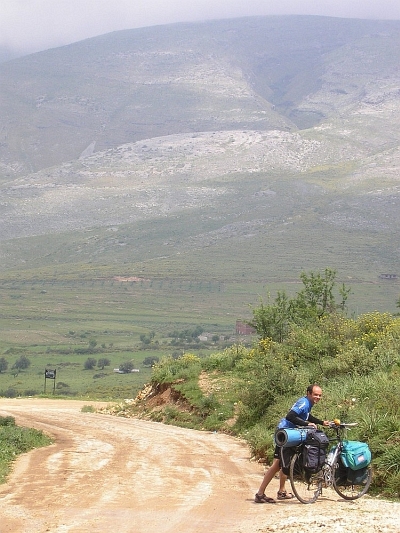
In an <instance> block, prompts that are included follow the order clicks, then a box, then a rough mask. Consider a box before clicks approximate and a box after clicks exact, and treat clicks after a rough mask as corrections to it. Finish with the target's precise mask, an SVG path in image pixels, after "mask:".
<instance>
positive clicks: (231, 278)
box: [0, 16, 400, 322]
mask: <svg viewBox="0 0 400 533" xmlns="http://www.w3.org/2000/svg"><path fill="white" fill-rule="evenodd" d="M399 39H400V22H396V21H370V20H346V19H332V18H325V17H297V16H296V17H294V16H293V17H292V16H288V17H267V18H246V19H235V20H225V21H216V22H207V23H196V24H176V25H169V26H159V27H153V28H144V29H137V30H129V31H122V32H114V33H111V34H108V35H104V36H100V37H96V38H94V39H88V40H85V41H82V42H79V43H75V44H73V45H69V46H65V47H61V48H57V49H52V50H48V51H46V52H41V53H38V54H32V55H30V56H26V57H23V58H19V59H15V60H12V61H9V62H6V63H2V64H0V76H1V85H0V102H1V103H0V111H1V116H2V129H1V132H0V133H1V143H0V169H1V171H0V188H1V197H2V202H1V205H0V220H1V227H0V247H1V255H0V269H1V272H2V278H3V280H5V282H7V283H8V281H12V280H21V281H23V282H24V280H28V282H29V280H51V282H52V283H56V284H57V283H62V280H65V279H73V280H76V281H77V282H78V280H80V279H82V278H84V279H86V280H97V279H108V280H109V279H112V278H113V276H116V275H117V276H141V277H142V278H143V279H147V280H157V281H158V282H159V286H160V287H161V286H162V284H163V282H165V284H164V286H163V289H162V290H161V292H160V291H159V292H157V291H156V292H155V293H154V294H153V295H152V298H154V301H157V304H158V305H157V307H159V306H160V307H161V310H160V320H161V321H163V320H164V319H165V317H166V316H167V315H168V312H169V309H170V303H168V304H165V306H164V305H162V304H160V302H165V301H166V300H165V298H167V299H168V302H169V301H170V300H169V298H170V297H171V296H172V294H171V289H172V292H173V295H174V296H175V297H177V298H178V297H179V293H180V289H179V288H181V287H183V284H185V283H187V284H190V287H192V284H193V285H194V284H196V286H200V287H201V286H202V287H203V289H202V290H204V286H205V284H207V285H208V284H209V286H210V287H213V288H210V291H211V292H212V293H213V294H212V296H211V300H210V301H209V303H210V305H211V308H212V311H210V313H211V314H212V315H213V319H214V318H215V319H216V321H217V322H218V321H219V320H222V321H225V320H226V315H227V313H230V312H231V311H232V310H234V313H242V312H243V314H246V313H247V305H248V303H254V302H256V301H257V300H258V298H259V295H260V294H262V293H263V292H264V290H265V285H267V286H268V287H269V290H275V289H277V288H279V289H280V288H282V286H284V287H289V289H290V287H291V285H292V284H293V282H294V281H295V280H298V276H299V273H300V272H301V271H303V270H314V269H319V268H325V267H327V266H329V267H331V268H335V269H337V271H338V272H339V276H340V279H341V280H343V281H345V282H346V283H350V284H351V286H352V290H353V293H354V298H353V300H354V303H353V304H352V308H351V309H350V311H351V312H354V313H358V312H361V311H367V310H371V308H372V309H378V310H389V311H395V309H396V306H395V302H396V299H397V298H398V293H399V285H398V279H396V278H395V279H393V280H392V281H387V280H384V281H382V280H381V278H380V275H381V274H384V273H390V274H394V275H398V274H400V272H398V270H397V268H398V262H399V246H398V230H399V222H400V221H399V216H400V215H399V213H400V211H399V184H398V175H399V138H400V133H399V132H400V128H399V117H400V114H399V107H400V74H399V68H398V65H399V64H400V61H399V59H400V58H399V54H400V46H399ZM167 283H168V287H170V289H166V288H165V287H166V284H167ZM202 284H203V285H202ZM178 289H179V290H178ZM214 289H215V291H216V293H215V294H214ZM7 290H8V289H7ZM152 290H154V287H152ZM185 291H186V289H185ZM189 292H190V291H189ZM7 294H9V293H8V292H7ZM10 294H11V293H10ZM186 296H187V293H185V295H184V298H183V300H184V301H185V303H184V306H187V299H186ZM203 296H204V295H202V298H203ZM209 296H210V295H207V297H206V299H208V297H209ZM217 296H218V299H219V305H218V307H217V306H215V298H216V297H217ZM191 297H192V298H196V299H197V298H198V297H199V294H198V293H197V292H195V293H193V294H191ZM203 305H204V307H203ZM206 307H207V303H205V302H203V301H202V305H201V308H202V309H204V308H206ZM240 309H243V311H240ZM190 313H192V311H190ZM214 313H216V314H217V315H218V317H214ZM223 317H224V318H223ZM190 320H191V318H190V317H188V321H189V322H190Z"/></svg>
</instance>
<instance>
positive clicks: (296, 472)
mask: <svg viewBox="0 0 400 533" xmlns="http://www.w3.org/2000/svg"><path fill="white" fill-rule="evenodd" d="M289 479H290V485H291V486H292V490H293V492H294V494H295V496H296V498H297V499H298V500H299V501H300V502H301V503H314V502H315V501H316V500H317V498H318V496H319V495H320V494H321V492H322V471H321V470H320V471H319V472H317V473H316V474H310V473H309V472H307V471H306V470H304V468H303V456H302V452H301V451H299V452H297V453H295V454H294V455H293V457H292V460H291V462H290V471H289Z"/></svg>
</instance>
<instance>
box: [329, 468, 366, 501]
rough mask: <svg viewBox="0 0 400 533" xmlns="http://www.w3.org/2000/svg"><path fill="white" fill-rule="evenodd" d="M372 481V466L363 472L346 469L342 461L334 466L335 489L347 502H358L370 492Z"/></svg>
mask: <svg viewBox="0 0 400 533" xmlns="http://www.w3.org/2000/svg"><path fill="white" fill-rule="evenodd" d="M371 481H372V468H371V465H370V466H368V467H367V468H366V469H363V470H355V471H353V470H350V469H347V468H344V467H343V465H342V464H341V461H338V462H337V463H336V464H335V465H334V466H333V488H334V489H335V491H336V492H337V493H338V494H339V496H341V497H342V498H344V499H345V500H357V498H361V496H364V494H366V493H367V492H368V489H369V486H370V485H371Z"/></svg>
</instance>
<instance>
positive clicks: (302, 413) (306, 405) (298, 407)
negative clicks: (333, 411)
mask: <svg viewBox="0 0 400 533" xmlns="http://www.w3.org/2000/svg"><path fill="white" fill-rule="evenodd" d="M312 406H313V404H312V403H311V401H310V400H309V399H308V398H307V396H304V397H303V398H299V399H298V400H297V402H296V403H294V404H293V406H292V407H291V409H290V410H291V411H294V412H295V413H297V415H298V416H299V417H300V418H301V419H302V420H304V421H306V420H308V417H309V415H310V411H311V408H312ZM294 427H296V425H295V424H293V422H290V421H289V420H287V419H286V418H282V419H281V420H280V421H279V423H278V429H284V428H294Z"/></svg>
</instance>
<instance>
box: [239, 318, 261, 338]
mask: <svg viewBox="0 0 400 533" xmlns="http://www.w3.org/2000/svg"><path fill="white" fill-rule="evenodd" d="M256 333H257V331H256V329H255V328H253V327H252V326H250V325H249V324H247V323H246V322H243V321H242V320H236V335H255V334H256Z"/></svg>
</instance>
